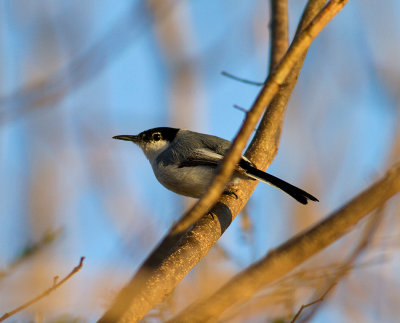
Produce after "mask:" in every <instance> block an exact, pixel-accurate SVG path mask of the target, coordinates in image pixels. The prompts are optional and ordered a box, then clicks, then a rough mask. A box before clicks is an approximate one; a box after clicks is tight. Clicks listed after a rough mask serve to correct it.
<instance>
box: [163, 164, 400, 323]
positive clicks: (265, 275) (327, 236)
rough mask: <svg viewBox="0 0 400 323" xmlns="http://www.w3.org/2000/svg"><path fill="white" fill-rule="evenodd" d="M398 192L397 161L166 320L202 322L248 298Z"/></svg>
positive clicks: (399, 184)
mask: <svg viewBox="0 0 400 323" xmlns="http://www.w3.org/2000/svg"><path fill="white" fill-rule="evenodd" d="M399 191H400V162H399V163H397V164H395V165H394V166H393V167H392V168H391V169H390V170H389V171H388V172H387V173H386V175H385V176H384V177H383V178H382V179H381V180H379V181H377V182H376V183H375V184H373V185H372V186H371V187H370V188H368V189H367V190H365V191H364V192H362V193H361V194H359V195H358V196H357V197H355V198H354V199H353V200H351V201H350V202H348V203H347V204H346V205H344V206H343V207H342V208H341V209H339V210H338V211H336V212H334V213H333V214H332V215H331V216H329V217H328V218H326V219H325V220H323V221H322V222H320V223H318V224H317V225H315V226H313V227H312V228H311V229H309V230H307V231H306V232H304V233H302V234H299V235H298V236H296V237H294V238H292V239H291V240H289V241H287V242H285V243H284V244H282V245H281V246H279V247H278V248H276V249H274V250H271V251H270V252H269V253H268V254H267V255H266V256H265V257H264V258H263V259H261V260H260V261H258V262H257V263H255V264H253V265H251V266H250V267H249V268H248V269H246V270H245V271H243V272H241V273H240V274H238V275H236V276H235V277H233V278H232V279H231V280H230V281H229V282H228V283H227V284H226V285H225V286H223V287H222V288H220V289H219V290H218V291H217V292H216V293H214V294H213V295H212V296H211V297H209V298H208V299H207V300H204V301H202V302H200V303H197V304H195V305H192V306H189V307H188V308H187V309H185V310H184V312H182V313H181V314H180V315H179V316H177V317H175V318H174V319H172V320H171V321H170V322H206V321H207V320H208V319H211V318H216V317H218V316H219V315H220V314H221V313H222V312H223V311H225V310H226V309H227V308H229V307H230V306H231V305H233V304H235V303H237V302H245V301H247V300H249V299H250V298H251V297H252V296H253V295H254V294H255V293H256V292H257V291H259V290H260V288H261V287H266V286H267V285H268V284H271V283H273V282H275V281H276V280H278V279H280V278H281V277H283V276H284V275H286V274H287V273H288V272H290V271H291V270H293V269H294V268H296V267H297V266H299V265H300V264H302V263H303V262H304V261H306V260H307V259H309V258H310V257H311V256H313V255H315V254H316V253H317V252H319V251H320V250H322V249H324V248H325V247H327V246H329V245H330V244H332V243H333V242H335V241H336V240H338V239H339V238H341V237H342V236H344V235H345V234H346V233H347V232H349V230H350V229H351V228H352V227H353V226H354V225H355V224H357V222H358V221H360V220H361V219H362V218H363V217H364V216H366V215H367V214H369V213H370V212H371V211H373V210H374V209H376V208H377V207H379V206H381V205H383V204H384V203H385V202H386V201H387V200H388V199H389V198H390V197H392V196H393V195H394V194H396V193H398V192H399Z"/></svg>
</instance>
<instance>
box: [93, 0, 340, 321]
mask: <svg viewBox="0 0 400 323" xmlns="http://www.w3.org/2000/svg"><path fill="white" fill-rule="evenodd" d="M346 2H347V1H334V0H332V1H331V2H329V4H328V5H327V6H326V7H325V8H324V9H323V10H322V11H321V12H320V13H319V15H318V16H317V17H316V18H315V19H314V20H313V22H312V23H311V24H310V25H309V26H308V27H307V28H306V29H305V30H304V31H303V33H301V34H300V35H299V36H298V37H297V38H296V39H295V41H294V42H293V44H292V45H291V47H290V49H289V51H288V52H287V54H286V55H285V57H284V58H283V59H282V60H281V62H280V64H279V66H278V67H277V68H276V69H275V71H274V73H273V74H271V75H270V76H269V77H268V79H267V81H266V83H265V85H264V87H263V88H262V90H261V91H260V94H259V95H258V97H257V99H256V100H255V102H254V104H253V107H252V108H251V110H249V112H248V113H247V118H246V120H245V122H244V124H243V126H242V128H241V130H240V132H239V134H238V135H237V136H236V138H235V140H234V142H233V145H232V147H231V149H230V150H229V152H228V154H227V156H226V157H225V158H224V162H223V164H222V166H221V168H220V170H219V173H218V175H217V176H216V178H215V179H214V181H213V183H212V185H211V187H210V189H209V191H208V192H207V193H206V194H205V195H204V196H203V198H202V199H200V201H199V202H197V204H195V206H194V207H193V208H192V209H191V210H190V211H189V212H187V213H185V215H184V217H183V219H182V220H181V221H179V222H178V223H177V224H176V225H175V226H173V227H172V229H171V230H170V232H169V234H168V235H167V236H166V237H165V238H164V239H163V240H162V242H161V243H160V244H159V246H158V247H157V248H156V249H155V250H154V251H153V252H152V254H151V255H150V256H149V257H148V258H147V260H146V261H145V263H144V264H143V265H142V266H141V268H140V269H139V271H138V272H137V274H136V275H135V276H134V277H133V278H132V280H131V281H130V282H129V283H128V285H127V286H125V287H124V288H123V289H122V290H121V291H120V293H119V294H118V296H117V298H116V300H115V302H114V304H113V305H112V307H111V308H110V309H109V310H108V311H107V312H106V313H105V314H104V315H103V316H102V318H101V319H100V320H99V322H102V323H104V322H116V321H118V322H122V321H124V322H125V321H126V322H131V321H137V320H139V319H140V318H141V317H142V316H143V315H144V314H145V313H146V312H147V311H148V310H149V309H151V308H152V307H153V306H154V305H155V304H157V303H158V302H160V301H161V300H162V299H163V298H164V297H165V295H166V294H168V293H170V292H171V291H172V290H173V289H174V288H175V286H176V285H177V284H178V283H179V281H180V280H181V279H182V278H183V277H184V276H185V275H186V274H187V273H188V272H189V271H190V270H191V269H192V268H193V267H194V266H195V265H196V264H197V262H198V261H199V260H200V259H201V258H202V257H203V256H205V255H206V254H207V252H208V251H209V249H210V248H211V247H212V246H213V245H214V244H215V243H216V242H217V240H218V239H219V237H220V236H221V234H222V233H223V232H224V231H225V230H226V228H227V227H228V226H229V224H230V223H231V221H232V220H233V218H234V217H235V216H236V215H237V214H238V213H239V211H240V210H241V209H242V208H243V206H244V204H245V202H246V201H247V199H248V198H249V196H250V195H251V192H252V191H253V190H254V187H255V185H254V184H249V183H248V181H242V183H241V184H240V186H238V187H239V190H238V191H237V192H238V197H239V198H238V199H237V200H235V199H232V198H230V197H227V196H223V197H222V198H220V201H219V202H218V203H217V204H216V205H215V206H214V208H213V209H212V213H213V214H214V215H215V216H213V217H211V216H206V217H203V218H201V217H202V216H203V215H204V214H205V213H206V212H207V210H209V209H210V207H211V206H212V205H213V204H214V203H215V202H216V201H217V199H218V197H219V195H220V194H221V193H222V190H223V189H224V187H225V184H226V182H227V181H228V179H229V177H230V176H231V174H232V171H233V168H234V167H235V165H236V163H237V161H238V159H239V158H240V155H241V152H242V150H243V149H244V146H245V144H246V142H247V140H248V138H249V137H250V135H251V133H252V130H253V128H254V127H255V125H256V123H257V121H258V119H259V117H260V115H261V114H262V112H263V110H264V108H265V107H266V106H267V105H268V104H269V103H270V102H271V100H272V98H273V97H274V95H275V94H276V93H277V92H278V89H279V86H280V85H281V84H283V82H284V81H285V78H286V77H287V76H288V74H289V73H290V71H291V69H292V68H293V67H294V66H295V64H296V63H297V62H298V59H299V57H301V56H302V55H303V54H304V53H305V51H306V50H307V48H308V47H309V46H310V44H311V42H312V40H313V39H314V38H315V37H316V36H317V34H318V33H319V32H320V31H321V30H322V29H323V28H324V26H326V24H327V23H328V22H329V21H330V20H331V19H332V18H333V17H334V15H335V14H336V13H338V12H339V11H340V9H341V8H342V7H343V6H344V5H345V3H346ZM256 145H257V143H254V141H253V144H252V147H254V146H256ZM253 149H255V150H253V151H250V154H255V155H258V156H260V155H259V154H258V153H257V148H253ZM199 218H201V219H200V220H199ZM196 221H197V222H196ZM195 222H196V226H195V227H194V228H193V229H191V230H190V232H188V233H187V234H186V235H185V236H184V234H185V232H186V230H187V229H188V228H189V227H190V226H192V224H194V223H195ZM178 241H180V242H179V244H178V245H177V242H178Z"/></svg>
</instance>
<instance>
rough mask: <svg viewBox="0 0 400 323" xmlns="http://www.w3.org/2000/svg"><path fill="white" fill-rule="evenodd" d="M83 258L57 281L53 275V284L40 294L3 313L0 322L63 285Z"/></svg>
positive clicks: (78, 268)
mask: <svg viewBox="0 0 400 323" xmlns="http://www.w3.org/2000/svg"><path fill="white" fill-rule="evenodd" d="M84 260H85V257H81V259H80V261H79V264H78V266H76V267H75V268H74V269H72V271H71V272H70V273H69V274H68V275H67V276H65V277H64V278H63V279H62V280H61V281H59V282H58V276H56V277H54V281H53V286H51V287H50V288H48V289H46V290H45V291H44V292H43V293H41V294H40V295H38V296H36V297H35V298H33V299H31V300H30V301H28V302H26V303H25V304H22V305H21V306H18V307H17V308H16V309H14V310H12V311H10V312H7V313H5V314H4V315H3V316H2V317H0V322H2V321H4V320H5V319H8V318H9V317H10V316H12V315H14V314H16V313H18V312H20V311H22V310H24V309H25V308H27V307H28V306H31V305H32V304H34V303H36V302H38V301H40V300H41V299H42V298H44V297H46V296H48V295H50V294H51V293H52V292H53V291H54V290H56V289H57V288H58V287H60V286H61V285H63V284H64V283H65V282H66V281H67V280H68V279H70V278H71V277H72V276H73V275H75V274H76V273H77V272H78V271H79V270H80V269H81V268H82V266H83V261H84Z"/></svg>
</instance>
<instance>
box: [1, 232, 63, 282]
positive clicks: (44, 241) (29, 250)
mask: <svg viewBox="0 0 400 323" xmlns="http://www.w3.org/2000/svg"><path fill="white" fill-rule="evenodd" d="M61 233H62V229H57V230H54V231H51V230H48V231H46V232H45V234H44V235H43V237H42V238H41V239H40V240H39V241H37V242H35V243H33V244H30V245H28V246H26V247H25V248H24V250H23V251H22V252H21V253H20V254H19V255H18V256H17V257H16V258H15V259H14V260H13V261H12V262H11V263H10V264H9V265H8V267H7V268H6V269H5V270H1V271H0V281H1V280H2V279H3V278H4V277H5V276H7V275H8V274H9V273H10V272H12V271H13V270H15V268H16V267H18V266H19V265H20V264H21V263H22V262H23V261H24V260H26V259H28V258H30V257H32V256H33V255H36V254H37V253H38V252H39V251H40V250H43V248H44V247H46V246H48V245H49V244H51V243H53V242H54V241H55V240H56V239H57V238H58V237H59V236H60V234H61Z"/></svg>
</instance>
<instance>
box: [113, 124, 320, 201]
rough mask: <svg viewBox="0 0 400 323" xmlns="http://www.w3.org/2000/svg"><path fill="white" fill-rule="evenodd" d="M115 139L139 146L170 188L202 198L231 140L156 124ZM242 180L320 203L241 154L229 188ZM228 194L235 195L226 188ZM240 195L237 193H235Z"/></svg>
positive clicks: (160, 177)
mask: <svg viewBox="0 0 400 323" xmlns="http://www.w3.org/2000/svg"><path fill="white" fill-rule="evenodd" d="M113 138H114V139H119V140H126V141H131V142H133V143H135V144H136V145H138V146H139V147H140V148H141V149H142V151H143V153H144V154H145V156H146V157H147V159H148V160H149V162H150V164H151V166H152V168H153V172H154V175H155V176H156V178H157V180H158V181H159V182H160V183H161V184H162V185H163V186H164V187H166V188H167V189H169V190H171V191H173V192H175V193H177V194H180V195H184V196H189V197H194V198H200V197H201V196H202V195H203V194H204V193H205V192H206V190H207V189H208V187H209V185H210V184H211V182H212V180H213V178H214V176H215V174H216V173H217V167H218V165H219V163H220V162H221V160H222V159H223V158H224V156H225V154H226V153H227V151H228V149H229V147H230V146H231V142H230V141H229V140H226V139H223V138H220V137H217V136H213V135H208V134H203V133H199V132H194V131H190V130H186V129H178V128H170V127H157V128H152V129H148V130H145V131H143V132H141V133H139V134H138V135H118V136H114V137H113ZM241 179H250V180H258V181H261V182H264V183H267V184H269V185H272V186H274V187H276V188H278V189H280V190H282V191H283V192H285V193H287V194H288V195H290V196H291V197H293V198H294V199H295V200H297V201H298V202H300V203H302V204H307V203H308V201H309V200H311V201H315V202H318V199H317V198H316V197H314V196H313V195H311V194H309V193H307V192H306V191H303V190H302V189H300V188H298V187H296V186H294V185H292V184H289V183H288V182H286V181H284V180H282V179H280V178H278V177H275V176H273V175H271V174H269V173H266V172H264V171H262V170H260V169H258V168H257V167H256V166H255V165H254V163H253V162H251V161H250V160H249V159H248V158H246V157H245V156H241V158H240V160H239V162H238V163H237V165H236V167H235V171H234V174H233V175H232V178H231V180H230V182H229V183H228V184H227V188H229V187H230V186H232V185H235V184H237V183H238V181H240V180H241ZM224 193H226V194H232V193H233V195H236V194H235V193H234V192H232V191H230V190H229V189H226V190H225V191H224ZM236 198H237V196H236Z"/></svg>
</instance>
